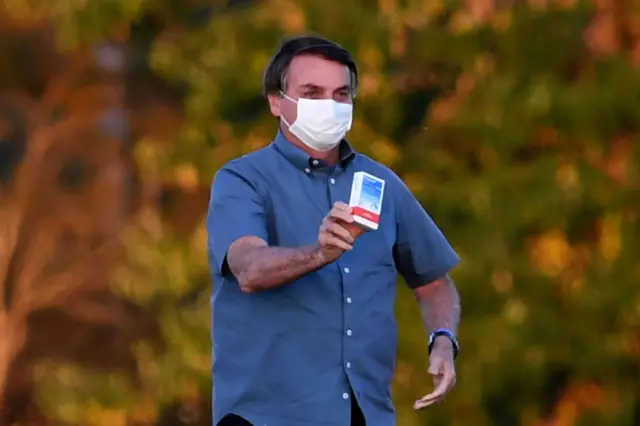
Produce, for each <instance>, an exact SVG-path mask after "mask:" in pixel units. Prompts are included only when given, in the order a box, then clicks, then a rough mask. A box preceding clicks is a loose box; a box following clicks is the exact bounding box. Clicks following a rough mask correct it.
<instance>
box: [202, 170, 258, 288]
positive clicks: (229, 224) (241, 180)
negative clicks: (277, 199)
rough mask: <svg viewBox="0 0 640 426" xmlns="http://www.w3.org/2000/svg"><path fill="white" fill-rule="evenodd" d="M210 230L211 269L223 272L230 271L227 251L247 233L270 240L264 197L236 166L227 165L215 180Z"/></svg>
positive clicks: (212, 191)
mask: <svg viewBox="0 0 640 426" xmlns="http://www.w3.org/2000/svg"><path fill="white" fill-rule="evenodd" d="M207 233H208V246H209V247H208V248H209V259H210V262H211V268H215V270H216V271H217V272H218V273H219V274H222V275H226V274H227V273H228V272H229V271H228V267H227V265H226V259H227V251H228V250H229V247H230V246H231V244H233V242H234V241H236V240H238V239H240V238H242V237H247V236H255V237H258V238H261V239H263V240H265V241H268V236H267V226H266V213H265V206H264V202H263V199H262V197H261V196H260V195H259V194H258V192H257V190H256V188H255V186H254V185H253V184H252V183H251V182H250V181H249V179H247V178H246V177H245V176H243V174H242V173H241V172H239V171H238V170H237V169H235V168H231V167H228V166H225V167H224V168H222V169H220V170H219V171H218V172H217V173H216V175H215V177H214V179H213V184H212V185H211V198H210V202H209V212H208V214H207Z"/></svg>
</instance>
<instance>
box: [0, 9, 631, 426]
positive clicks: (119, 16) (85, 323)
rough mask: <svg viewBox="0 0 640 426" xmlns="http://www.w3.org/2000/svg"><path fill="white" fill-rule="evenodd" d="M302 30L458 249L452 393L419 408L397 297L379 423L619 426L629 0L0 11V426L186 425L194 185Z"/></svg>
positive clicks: (407, 302) (212, 167)
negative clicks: (317, 39)
mask: <svg viewBox="0 0 640 426" xmlns="http://www.w3.org/2000/svg"><path fill="white" fill-rule="evenodd" d="M310 31H311V32H319V33H321V34H323V35H325V36H327V37H329V38H332V39H334V40H336V41H337V42H339V43H341V44H342V45H343V46H345V47H346V48H348V49H350V50H351V51H352V52H353V54H354V55H355V56H356V58H357V61H358V63H359V66H360V69H361V88H360V92H359V97H358V100H357V106H356V118H355V122H354V127H353V130H352V131H351V133H350V141H351V142H352V143H353V144H354V145H355V146H356V148H357V149H358V150H359V151H361V152H363V153H365V154H367V155H370V156H372V157H373V158H375V159H377V160H379V161H381V162H382V163H384V164H386V165H388V166H390V167H391V168H393V169H394V170H396V171H397V172H398V173H399V174H400V175H401V176H402V177H403V179H404V180H405V181H406V182H407V184H408V185H409V186H410V187H411V188H412V190H413V191H414V192H415V194H416V196H417V197H418V198H419V199H420V200H421V201H422V202H423V204H424V205H425V207H426V208H427V209H428V210H429V212H430V213H431V214H432V216H433V217H434V218H435V220H436V222H437V223H438V224H439V225H440V226H441V227H442V228H443V230H444V231H445V233H446V235H447V236H448V237H449V238H450V240H451V242H452V243H453V245H454V246H455V247H456V249H457V250H458V251H459V253H460V254H461V256H462V258H463V262H462V264H461V266H460V267H459V268H457V270H456V271H455V273H454V278H455V280H456V282H457V284H458V286H459V288H460V292H461V294H462V299H463V312H464V313H463V321H462V328H461V331H460V338H461V342H462V346H463V352H462V355H461V357H460V358H459V361H458V374H459V380H458V385H457V387H456V389H455V390H454V391H453V392H452V394H451V395H450V397H449V398H448V399H447V401H446V403H444V404H443V405H441V406H439V407H436V408H432V409H429V410H427V411H425V412H422V413H420V414H416V413H414V412H413V410H412V408H411V405H412V403H413V401H414V400H415V399H416V398H417V397H420V396H422V395H423V394H425V393H427V392H428V391H429V390H430V389H431V384H430V380H429V378H428V377H427V375H426V373H425V366H426V362H427V355H426V353H427V351H426V336H425V333H424V331H423V326H422V323H421V320H420V315H419V311H418V309H417V306H416V303H415V301H414V300H413V297H412V295H411V294H410V292H409V291H408V290H407V289H406V288H405V287H404V286H403V285H399V286H398V302H397V314H398V318H399V323H400V328H401V335H402V341H401V346H400V349H399V361H398V365H397V380H396V381H395V384H394V399H395V402H396V405H397V409H398V425H399V426H417V425H429V426H446V425H455V426H494V425H495V426H517V425H525V426H579V425H584V426H638V425H640V402H639V401H640V285H639V283H640V262H638V256H639V254H640V225H639V222H638V210H639V209H638V207H639V205H640V198H639V197H638V196H639V195H640V175H639V173H640V167H639V164H640V132H639V131H640V75H639V74H638V68H640V2H638V1H636V0H626V1H625V0H620V1H616V0H597V1H578V0H530V1H525V0H521V1H508V0H467V1H463V0H348V1H345V0H261V1H250V0H235V1H231V0H229V1H222V0H218V1H216V0H208V1H197V0H92V1H86V0H66V1H62V0H55V1H51V0H3V1H2V4H1V5H0V302H1V303H0V401H1V402H0V425H2V426H4V425H7V426H8V425H28V426H31V425H33V426H41V425H42V426H44V425H88V426H129V425H131V426H179V425H197V426H200V425H211V417H210V405H211V403H210V399H211V362H210V348H211V343H210V337H209V328H210V327H209V318H210V312H209V295H210V289H211V283H210V278H209V271H208V266H207V256H206V232H205V229H204V218H205V214H206V210H207V203H208V196H209V187H210V183H211V180H212V177H213V174H214V173H215V171H216V170H217V168H219V167H220V166H221V165H222V164H224V163H225V162H226V161H228V160H230V159H232V158H234V157H236V156H239V155H241V154H243V153H245V152H249V151H251V150H255V149H257V148H260V147H262V146H265V145H266V144H268V143H269V142H270V141H271V139H272V137H273V136H274V134H275V131H276V121H275V120H274V119H273V118H272V117H271V116H270V115H269V113H268V110H267V107H266V102H265V101H264V99H263V98H262V97H261V95H260V89H261V79H262V73H263V70H264V68H265V66H266V64H267V61H268V60H269V58H270V56H271V55H272V53H273V51H274V46H275V44H276V43H277V42H278V40H279V39H280V37H282V36H283V35H287V34H296V33H302V32H310Z"/></svg>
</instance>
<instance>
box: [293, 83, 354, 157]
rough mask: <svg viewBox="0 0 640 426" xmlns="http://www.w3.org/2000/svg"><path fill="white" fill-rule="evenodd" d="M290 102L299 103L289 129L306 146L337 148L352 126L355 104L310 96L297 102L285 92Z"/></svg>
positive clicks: (327, 149) (328, 149) (321, 148)
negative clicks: (295, 116)
mask: <svg viewBox="0 0 640 426" xmlns="http://www.w3.org/2000/svg"><path fill="white" fill-rule="evenodd" d="M283 96H284V97H285V98H287V99H288V100H290V101H291V102H294V103H297V104H298V117H297V118H296V121H294V122H293V124H289V123H287V120H285V119H284V117H281V118H282V121H283V122H284V123H285V124H286V125H287V126H289V131H290V132H291V133H293V134H294V135H295V136H297V137H298V139H300V140H301V141H302V142H303V143H304V144H305V145H307V146H308V147H309V148H311V149H315V150H316V151H330V150H331V149H333V148H335V147H336V146H337V145H338V144H339V143H340V141H341V140H342V139H343V138H344V135H346V134H347V132H348V131H349V130H350V129H351V121H352V119H353V105H352V104H343V103H340V102H336V101H334V100H333V99H307V98H300V99H298V100H297V101H295V100H294V99H291V98H290V97H289V96H287V95H285V94H283Z"/></svg>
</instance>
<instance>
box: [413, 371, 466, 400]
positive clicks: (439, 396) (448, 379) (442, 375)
mask: <svg viewBox="0 0 640 426" xmlns="http://www.w3.org/2000/svg"><path fill="white" fill-rule="evenodd" d="M429 374H431V375H432V376H433V381H434V384H435V385H436V387H435V389H434V390H433V392H431V393H430V394H427V395H425V396H423V397H422V398H421V399H419V400H418V401H416V402H415V403H414V404H413V408H414V409H415V410H421V409H423V408H426V407H429V406H431V405H434V404H436V403H438V402H441V401H442V400H443V399H444V397H445V395H446V394H447V393H448V392H449V391H450V390H451V389H452V388H453V386H454V385H455V384H456V375H455V370H454V367H453V365H449V364H448V363H442V362H436V363H433V364H432V365H431V366H430V367H429Z"/></svg>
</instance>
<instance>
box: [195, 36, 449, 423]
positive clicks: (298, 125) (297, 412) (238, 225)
mask: <svg viewBox="0 0 640 426" xmlns="http://www.w3.org/2000/svg"><path fill="white" fill-rule="evenodd" d="M357 83H358V74H357V69H356V66H355V64H354V62H353V60H352V58H351V56H350V54H349V53H348V52H347V51H346V50H344V49H343V48H341V47H340V46H338V45H336V44H335V43H333V42H331V41H328V40H326V39H323V38H320V37H310V36H306V37H299V38H293V39H289V40H287V41H285V42H284V43H283V44H282V46H281V47H280V49H279V50H278V52H277V53H276V54H275V56H274V57H273V59H272V60H271V62H270V64H269V66H268V68H267V70H266V72H265V77H264V91H265V94H266V96H267V99H268V101H269V107H270V109H271V113H272V114H273V115H274V116H275V117H277V118H279V121H280V131H279V133H278V135H277V136H276V138H275V141H274V142H273V143H272V144H271V145H269V146H268V147H266V148H263V149H261V150H259V151H256V152H253V153H251V154H249V155H245V156H243V157H241V158H239V159H236V160H233V161H231V162H230V163H228V164H227V165H225V166H224V167H223V168H221V169H220V170H219V171H218V172H217V174H216V177H215V179H214V182H213V188H212V196H211V203H210V209H209V216H208V219H207V228H208V232H209V253H210V256H209V257H210V263H211V269H212V274H213V281H214V293H213V297H212V310H213V343H214V365H213V383H214V397H213V398H214V422H215V424H217V425H219V426H236V425H253V426H320V425H326V426H334V425H335V426H348V425H354V426H356V425H357V426H364V425H365V424H366V425H367V426H391V425H393V424H394V422H395V415H394V407H393V404H392V402H391V394H390V385H391V380H392V376H393V372H394V365H395V355H396V349H397V330H396V323H395V318H394V299H395V293H396V290H395V283H396V276H397V271H399V272H400V273H401V274H402V276H403V277H404V278H405V280H406V282H407V284H408V285H409V286H410V287H411V288H412V289H413V291H414V292H415V295H416V298H417V299H418V301H419V303H420V307H421V309H422V315H423V318H424V322H425V325H426V327H427V331H428V333H429V335H430V336H431V337H430V345H429V347H430V368H429V374H431V375H432V376H433V382H434V385H435V389H434V391H433V392H431V393H430V394H428V395H426V396H425V397H423V398H422V399H420V400H418V401H416V403H415V405H414V408H416V409H422V408H424V407H427V406H429V405H431V404H434V403H437V402H439V401H441V400H442V399H443V397H444V395H445V394H446V393H447V392H448V391H449V390H450V389H451V388H452V387H453V385H454V384H455V372H454V357H455V354H456V353H457V350H458V344H457V342H456V338H455V334H456V329H457V326H458V321H459V317H460V304H459V297H458V293H457V291H456V289H455V286H454V285H453V283H452V282H451V280H450V279H449V277H448V275H447V274H448V272H449V271H450V270H451V269H452V268H453V267H454V266H455V265H456V264H457V263H458V261H459V259H458V256H457V255H456V253H455V252H454V251H453V249H452V248H451V246H450V245H449V244H448V242H447V240H446V239H445V237H444V236H443V235H442V233H441V232H440V230H439V229H438V227H437V226H436V225H435V224H434V222H433V221H432V220H431V218H430V217H429V216H428V214H427V213H426V212H425V211H424V210H423V208H422V207H421V206H420V204H419V203H418V202H417V201H416V199H415V197H414V196H413V195H412V194H411V192H410V191H409V189H408V188H407V187H406V186H405V185H404V184H403V182H402V181H401V180H400V179H399V178H398V177H397V176H396V175H395V174H394V173H393V172H392V171H391V170H389V169H388V168H387V167H385V166H383V165H381V164H379V163H377V162H375V161H373V160H371V159H370V158H368V157H366V156H364V155H362V154H359V153H356V152H355V151H354V150H353V149H352V148H351V146H350V145H349V144H348V143H347V142H346V141H345V140H344V136H345V134H346V133H347V131H348V130H349V129H350V127H351V121H352V109H353V98H354V94H355V92H356V87H357ZM358 171H364V172H368V173H370V174H372V175H375V176H377V177H379V178H382V179H384V180H385V181H386V183H385V193H384V198H383V201H382V213H381V215H380V224H379V229H378V230H376V231H369V232H366V231H365V229H364V228H361V227H360V226H359V225H357V224H355V223H354V221H353V217H352V215H351V210H350V208H349V206H348V205H347V204H345V202H346V201H347V200H349V195H350V191H351V183H352V177H353V174H354V173H355V172H358Z"/></svg>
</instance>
